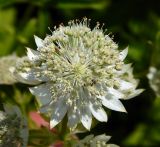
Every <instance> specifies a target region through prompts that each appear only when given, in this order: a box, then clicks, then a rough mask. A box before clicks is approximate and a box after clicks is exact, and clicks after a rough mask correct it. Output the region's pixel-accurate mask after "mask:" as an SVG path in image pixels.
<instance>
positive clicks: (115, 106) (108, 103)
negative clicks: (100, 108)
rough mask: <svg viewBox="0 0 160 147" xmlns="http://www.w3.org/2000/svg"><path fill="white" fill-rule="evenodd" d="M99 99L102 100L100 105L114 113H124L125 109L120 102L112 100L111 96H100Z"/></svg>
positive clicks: (115, 99)
mask: <svg viewBox="0 0 160 147" xmlns="http://www.w3.org/2000/svg"><path fill="white" fill-rule="evenodd" d="M101 99H102V104H103V105H104V106H105V107H107V108H109V109H111V110H115V111H120V112H126V109H125V108H124V106H123V104H122V103H121V101H120V100H119V99H117V98H114V97H113V96H112V95H107V96H106V97H105V96H102V98H101Z"/></svg>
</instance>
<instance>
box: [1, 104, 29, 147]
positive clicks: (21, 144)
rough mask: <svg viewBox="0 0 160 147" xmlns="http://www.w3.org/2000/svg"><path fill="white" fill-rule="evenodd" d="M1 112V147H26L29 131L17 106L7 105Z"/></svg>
mask: <svg viewBox="0 0 160 147" xmlns="http://www.w3.org/2000/svg"><path fill="white" fill-rule="evenodd" d="M4 108H5V112H3V111H0V146H1V147H9V146H13V147H26V145H27V139H28V129H27V124H26V121H25V120H24V118H22V116H21V112H20V110H19V109H18V107H16V106H8V105H5V106H4Z"/></svg>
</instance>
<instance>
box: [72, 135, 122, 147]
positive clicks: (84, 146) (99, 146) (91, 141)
mask: <svg viewBox="0 0 160 147" xmlns="http://www.w3.org/2000/svg"><path fill="white" fill-rule="evenodd" d="M110 138H111V137H110V136H106V135H105V134H102V135H98V136H96V137H94V135H89V136H87V137H85V138H84V139H83V140H80V141H78V143H77V144H75V145H74V146H73V147H119V146H118V145H115V144H108V143H107V142H108V141H109V140H110Z"/></svg>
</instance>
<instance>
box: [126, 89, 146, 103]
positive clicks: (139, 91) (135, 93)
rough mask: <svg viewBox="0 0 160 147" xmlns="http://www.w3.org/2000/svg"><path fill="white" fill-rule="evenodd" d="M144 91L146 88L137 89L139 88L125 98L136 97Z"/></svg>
mask: <svg viewBox="0 0 160 147" xmlns="http://www.w3.org/2000/svg"><path fill="white" fill-rule="evenodd" d="M143 91H144V89H137V90H135V91H133V92H132V93H131V94H130V95H128V97H126V98H124V100H128V99H131V98H133V97H136V96H137V95H139V94H141V93H142V92H143Z"/></svg>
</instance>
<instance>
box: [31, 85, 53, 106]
mask: <svg viewBox="0 0 160 147" xmlns="http://www.w3.org/2000/svg"><path fill="white" fill-rule="evenodd" d="M50 86H51V85H50V84H41V85H39V86H35V87H31V88H29V90H30V92H31V93H32V94H33V95H35V96H37V99H38V102H39V103H40V104H41V105H46V104H48V103H49V102H50V101H51V96H52V93H51V91H50Z"/></svg>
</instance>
